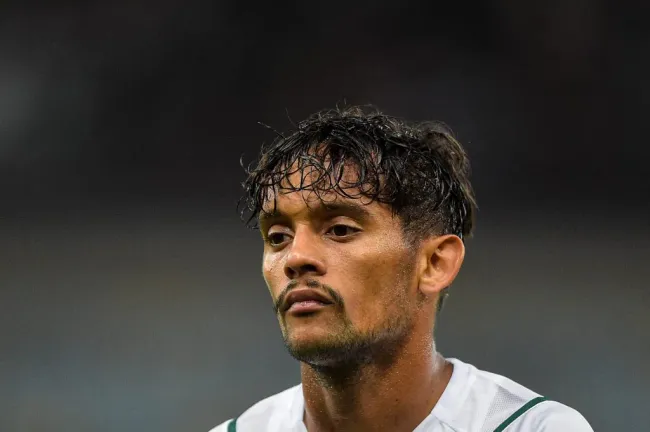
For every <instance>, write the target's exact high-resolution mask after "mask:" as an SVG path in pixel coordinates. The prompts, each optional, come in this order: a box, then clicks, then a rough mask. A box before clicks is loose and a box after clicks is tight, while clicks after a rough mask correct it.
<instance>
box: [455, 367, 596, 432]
mask: <svg viewBox="0 0 650 432" xmlns="http://www.w3.org/2000/svg"><path fill="white" fill-rule="evenodd" d="M449 360H450V361H451V362H452V363H453V364H454V366H455V369H456V368H457V369H458V370H459V372H460V375H462V376H463V379H462V384H463V387H464V391H462V392H458V393H457V395H458V397H456V398H454V399H455V400H454V403H455V404H457V405H460V407H461V408H460V409H458V410H456V411H455V415H454V416H453V417H454V419H453V423H454V424H456V425H458V427H461V429H463V428H465V429H469V430H472V429H476V430H489V431H492V430H504V431H508V432H533V431H534V432H559V431H568V430H570V431H575V432H592V429H591V427H590V426H589V423H587V421H586V420H585V418H584V417H583V416H582V415H581V414H580V413H579V412H578V411H576V410H574V409H572V408H570V407H568V406H566V405H564V404H562V403H559V402H555V401H551V400H546V399H545V398H543V397H542V396H541V395H540V394H539V393H537V392H535V391H533V390H531V389H529V388H527V387H524V386H523V385H521V384H519V383H517V382H515V381H513V380H511V379H509V378H507V377H505V376H502V375H498V374H495V373H491V372H487V371H483V370H480V369H477V368H476V367H474V366H472V365H470V364H467V363H463V362H462V361H460V360H457V359H449ZM452 380H453V377H452ZM506 425H507V429H506V428H505V427H503V426H506ZM499 427H503V429H499Z"/></svg>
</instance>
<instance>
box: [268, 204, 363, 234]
mask: <svg viewBox="0 0 650 432" xmlns="http://www.w3.org/2000/svg"><path fill="white" fill-rule="evenodd" d="M309 213H310V215H311V216H312V217H321V218H322V217H327V216H330V217H331V216H334V215H337V216H348V217H351V218H353V219H357V220H359V221H360V222H364V221H367V220H369V219H370V218H371V217H372V216H371V214H370V211H369V210H368V209H367V208H366V206H365V205H362V204H355V203H350V202H333V203H322V202H321V203H320V204H319V205H318V206H316V207H312V208H310V209H309ZM287 219H289V215H287V214H286V213H284V212H282V211H281V210H279V209H278V208H277V207H276V208H275V209H273V210H272V211H268V212H265V211H261V212H260V215H259V217H258V222H259V226H260V228H262V227H268V226H270V225H272V224H273V223H275V222H278V221H280V220H287Z"/></svg>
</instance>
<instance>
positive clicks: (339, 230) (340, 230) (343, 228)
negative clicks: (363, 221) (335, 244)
mask: <svg viewBox="0 0 650 432" xmlns="http://www.w3.org/2000/svg"><path fill="white" fill-rule="evenodd" d="M359 231H360V230H359V229H358V228H354V227H351V226H348V225H341V224H338V225H332V226H331V227H330V229H329V230H327V232H328V233H329V234H332V235H333V236H334V237H347V236H350V235H353V234H356V233H358V232H359Z"/></svg>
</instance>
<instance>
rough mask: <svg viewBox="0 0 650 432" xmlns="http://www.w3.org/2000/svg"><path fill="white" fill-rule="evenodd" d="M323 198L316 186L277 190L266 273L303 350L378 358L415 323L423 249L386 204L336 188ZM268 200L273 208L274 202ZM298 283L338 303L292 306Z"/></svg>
mask: <svg viewBox="0 0 650 432" xmlns="http://www.w3.org/2000/svg"><path fill="white" fill-rule="evenodd" d="M321 198H322V199H319V197H317V196H316V195H315V194H314V193H313V192H312V191H309V190H302V191H292V192H289V193H279V194H277V195H276V200H277V207H276V211H275V212H274V214H273V215H271V216H269V217H262V218H261V221H260V229H261V232H262V236H263V237H264V239H265V243H264V257H263V274H264V279H265V281H266V283H267V285H268V288H269V290H270V293H271V296H272V298H273V301H274V304H275V305H276V311H277V318H278V321H279V323H280V327H281V330H282V335H283V338H284V341H285V344H286V346H287V348H288V349H289V351H290V353H291V354H292V355H293V356H294V357H295V358H297V359H298V360H301V361H304V362H306V363H310V364H315V365H334V364H338V363H342V362H353V363H358V362H367V361H371V360H372V358H373V357H375V354H376V353H377V352H383V353H384V354H385V353H386V350H390V349H391V348H394V347H396V346H398V345H399V344H400V343H401V342H402V341H403V340H404V338H405V336H406V335H407V334H408V333H409V331H410V329H411V328H412V326H413V320H414V314H415V313H416V309H417V307H418V301H417V299H418V297H417V277H416V275H415V273H414V271H413V268H414V265H415V264H414V263H415V253H414V251H413V250H411V248H410V247H409V245H408V244H407V243H406V241H405V240H404V237H403V233H402V228H401V224H400V219H399V218H398V217H397V216H395V217H394V216H393V215H392V214H391V211H390V209H389V208H388V207H387V206H386V205H383V204H380V203H377V202H372V203H370V204H367V203H366V201H367V200H364V202H361V200H359V199H350V198H346V197H343V196H341V195H339V194H336V193H333V192H332V193H330V194H329V195H328V194H325V195H321ZM266 204H267V205H266V206H265V210H266V211H268V212H271V211H272V210H273V202H272V201H270V202H267V203H266ZM298 290H306V291H312V292H313V291H316V292H318V293H320V294H322V295H324V296H325V297H327V299H328V300H329V301H331V304H327V305H324V306H318V305H316V307H315V308H311V309H307V310H306V311H305V309H303V310H300V308H291V309H289V310H285V309H284V307H285V306H286V305H287V302H286V300H287V299H289V298H290V293H292V292H294V291H295V292H297V291H298ZM288 295H289V296H288Z"/></svg>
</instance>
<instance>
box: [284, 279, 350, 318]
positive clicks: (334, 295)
mask: <svg viewBox="0 0 650 432" xmlns="http://www.w3.org/2000/svg"><path fill="white" fill-rule="evenodd" d="M301 284H302V285H306V286H307V287H308V288H313V289H320V290H321V291H324V292H325V293H326V294H327V295H328V297H329V298H330V299H331V300H332V302H333V303H334V304H335V305H338V306H343V297H341V295H340V294H339V293H338V292H336V290H335V289H334V288H332V287H331V286H329V285H326V284H321V283H320V282H318V281H316V280H315V279H306V280H303V281H298V280H292V281H291V282H289V283H288V284H287V287H286V288H285V289H284V290H282V292H281V293H280V295H279V296H278V298H277V299H276V300H275V302H274V304H273V312H274V313H275V314H277V313H278V311H279V310H280V307H282V304H283V303H284V299H285V298H287V295H288V294H289V293H290V292H291V291H292V290H294V289H296V288H298V286H300V285H301Z"/></svg>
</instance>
